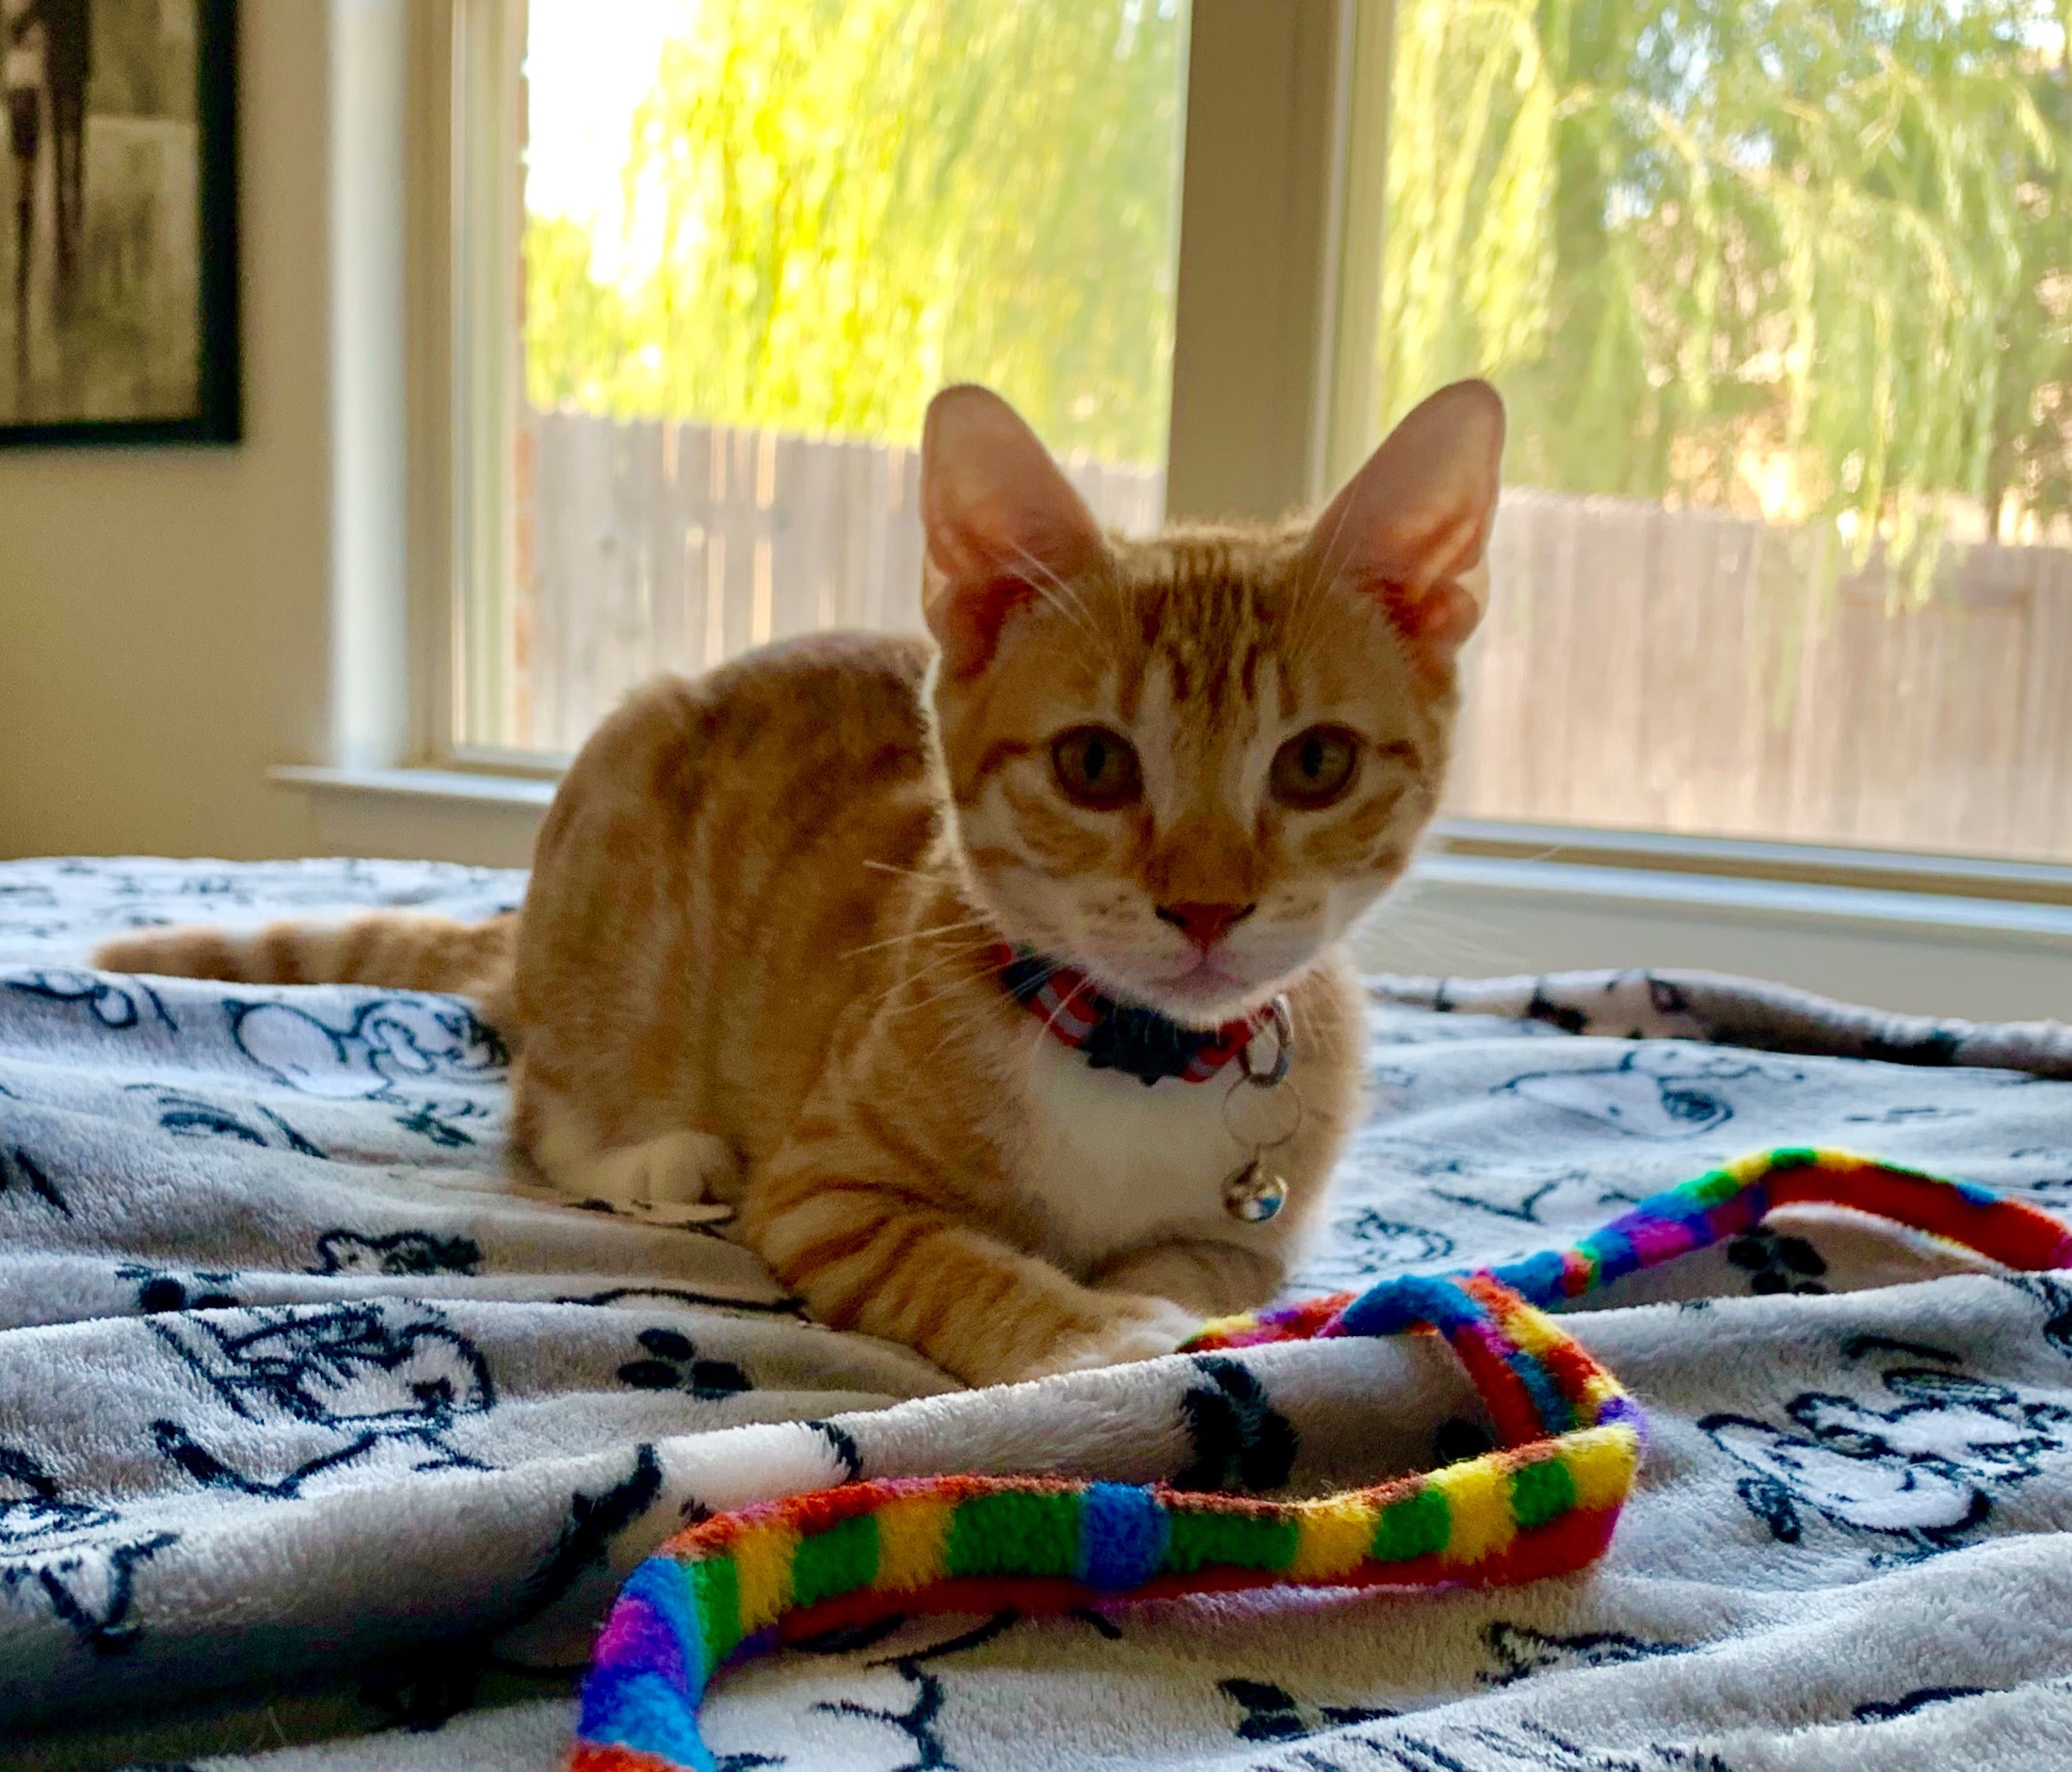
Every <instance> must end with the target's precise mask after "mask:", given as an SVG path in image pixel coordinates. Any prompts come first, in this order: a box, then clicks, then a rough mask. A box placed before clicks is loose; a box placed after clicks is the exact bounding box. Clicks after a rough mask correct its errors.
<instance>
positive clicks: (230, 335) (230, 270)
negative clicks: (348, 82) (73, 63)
mask: <svg viewBox="0 0 2072 1772" xmlns="http://www.w3.org/2000/svg"><path fill="white" fill-rule="evenodd" d="M237 5H238V0H194V6H195V57H194V59H195V122H196V147H195V153H196V158H197V164H196V181H195V182H196V188H197V199H198V202H199V207H200V210H201V216H200V224H199V233H198V236H197V252H198V264H197V270H198V282H199V300H200V304H201V313H200V315H199V326H198V329H197V334H196V337H197V348H198V350H199V353H200V362H199V364H198V371H199V373H198V376H197V380H196V396H195V411H193V412H192V413H191V414H189V415H187V416H185V417H178V418H140V419H129V418H111V419H57V420H37V421H30V422H26V423H24V422H19V421H16V420H13V419H10V418H8V416H7V415H5V414H4V413H0V449H15V448H29V447H47V446H51V445H67V446H79V445H94V446H100V445H116V446H135V445H138V444H156V443H198V444H223V443H239V442H241V441H242V440H243V437H244V370H243V362H242V355H243V353H242V348H241V344H240V337H239V313H238V301H239V288H240V279H239V274H238V238H237V60H238V58H237ZM4 124H5V120H4V119H0V144H4ZM9 225H10V226H11V225H12V224H11V217H10V218H9Z"/></svg>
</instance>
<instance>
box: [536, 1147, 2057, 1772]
mask: <svg viewBox="0 0 2072 1772" xmlns="http://www.w3.org/2000/svg"><path fill="white" fill-rule="evenodd" d="M1801 1203H1820V1204H1833V1205H1841V1206H1850V1207H1854V1208H1855V1209H1856V1210H1857V1211H1860V1212H1867V1213H1872V1214H1875V1215H1876V1216H1879V1217H1883V1218H1889V1219H1892V1220H1895V1221H1896V1222H1898V1223H1900V1224H1903V1225H1906V1226H1909V1227H1911V1228H1913V1229H1915V1230H1919V1231H1924V1232H1930V1233H1932V1234H1934V1235H1936V1236H1940V1237H1943V1238H1946V1239H1948V1240H1950V1241H1952V1242H1954V1243H1959V1244H1962V1245H1964V1246H1966V1247H1967V1248H1972V1249H1976V1250H1977V1251H1979V1252H1980V1253H1981V1254H1984V1255H1986V1256H1989V1257H1991V1258H1992V1259H1993V1260H1995V1261H1997V1262H2000V1263H2001V1264H2002V1265H2006V1266H2009V1267H2016V1268H2024V1269H2049V1268H2062V1267H2072V1232H2067V1231H2066V1230H2065V1228H2064V1226H2063V1225H2061V1224H2060V1223H2059V1222H2058V1221H2057V1220H2056V1219H2055V1218H2052V1217H2050V1216H2048V1215H2047V1214H2045V1213H2042V1212H2039V1211H2037V1210H2036V1209H2035V1208H2034V1207H2032V1206H2028V1205H2025V1204H2023V1203H2021V1202H2020V1201H2018V1200H2007V1199H2003V1198H2001V1197H2000V1195H1998V1194H1995V1193H1993V1192H1991V1191H1990V1190H1989V1189H1986V1188H1984V1187H1978V1186H1974V1185H1972V1184H1968V1183H1964V1182H1949V1181H1943V1180H1941V1179H1939V1178H1937V1177H1935V1176H1931V1175H1924V1174H1921V1173H1919V1171H1916V1170H1912V1169H1903V1168H1896V1167H1894V1166H1892V1165H1889V1164H1883V1163H1876V1162H1872V1161H1870V1160H1869V1159H1866V1158H1863V1157H1858V1156H1852V1155H1850V1154H1848V1153H1847V1152H1838V1151H1821V1150H1809V1149H1793V1150H1780V1151H1771V1152H1761V1153H1759V1154H1757V1155H1754V1156H1748V1157H1743V1158H1741V1159H1739V1160H1738V1161H1736V1162H1733V1163H1730V1164H1727V1166H1726V1167H1725V1168H1718V1169H1713V1170H1711V1171H1709V1172H1708V1173H1706V1174H1704V1175H1700V1176H1698V1177H1696V1178H1695V1180H1693V1181H1689V1182H1686V1183H1684V1184H1682V1185H1681V1186H1679V1187H1676V1188H1672V1189H1670V1190H1669V1191H1668V1192H1666V1193H1662V1194H1657V1195H1655V1196H1654V1197H1653V1198H1651V1199H1649V1200H1645V1201H1643V1202H1642V1203H1641V1204H1640V1205H1638V1206H1636V1207H1635V1208H1634V1209H1633V1210H1632V1211H1631V1212H1629V1213H1627V1214H1626V1215H1625V1216H1622V1217H1620V1218H1618V1219H1616V1220H1614V1222H1613V1223H1612V1224H1609V1225H1607V1226H1606V1227H1605V1228H1604V1229H1603V1230H1601V1231H1598V1232H1593V1233H1592V1234H1591V1235H1589V1236H1587V1237H1585V1238H1584V1239H1583V1240H1582V1242H1580V1243H1578V1244H1576V1245H1574V1246H1573V1247H1572V1248H1567V1249H1565V1250H1560V1251H1548V1252H1546V1253H1543V1254H1539V1255H1532V1256H1527V1257H1526V1258H1525V1259H1524V1260H1522V1261H1518V1262H1512V1263H1508V1264H1505V1265H1502V1266H1500V1267H1495V1268H1485V1269H1481V1270H1478V1271H1475V1272H1456V1273H1451V1274H1441V1275H1434V1276H1421V1275H1405V1276H1403V1277H1401V1278H1397V1279H1393V1280H1385V1281H1381V1282H1380V1283H1379V1284H1378V1285H1375V1286H1373V1287H1371V1288H1370V1289H1369V1290H1368V1291H1366V1292H1364V1293H1360V1294H1357V1295H1355V1294H1351V1293H1341V1294H1339V1295H1338V1296H1336V1297H1327V1298H1316V1299H1311V1300H1309V1301H1307V1302H1305V1303H1302V1304H1299V1305H1293V1306H1289V1307H1287V1308H1285V1309H1281V1310H1277V1311H1265V1312H1261V1313H1257V1314H1254V1315H1250V1316H1243V1317H1229V1318H1224V1319H1221V1320H1219V1321H1217V1322H1214V1323H1212V1324H1210V1325H1209V1326H1208V1327H1207V1328H1206V1329H1205V1330H1204V1331H1203V1333H1202V1334H1201V1335H1200V1336H1198V1337H1197V1338H1196V1340H1195V1341H1193V1342H1192V1343H1190V1344H1189V1350H1190V1351H1200V1350H1207V1349H1212V1348H1229V1347H1251V1346H1257V1345H1263V1344H1265V1343H1269V1342H1278V1341H1302V1340H1308V1339H1311V1338H1315V1337H1325V1336H1345V1335H1361V1336H1385V1335H1401V1334H1404V1333H1405V1332H1409V1331H1413V1330H1436V1331H1437V1332H1438V1333H1439V1334H1440V1335H1442V1336H1444V1337H1445V1339H1446V1341H1447V1342H1448V1344H1449V1345H1451V1346H1452V1347H1453V1349H1454V1353H1455V1354H1456V1355H1457V1356H1458V1357H1459V1359H1460V1361H1461V1363H1462V1365H1463V1366H1464V1367H1465V1368H1466V1370H1467V1373H1468V1375H1469V1377H1470V1378H1471V1379H1472V1380H1473V1382H1474V1385H1475V1388H1476V1390H1477V1391H1478V1392H1479V1393H1481V1396H1482V1400H1483V1403H1484V1406H1485V1407H1486V1410H1488V1413H1489V1417H1490V1421H1491V1423H1492V1425H1493V1426H1495V1428H1496V1430H1497V1434H1498V1437H1499V1439H1500V1441H1501V1442H1502V1445H1501V1447H1500V1449H1499V1450H1497V1451H1494V1452H1490V1453H1486V1454H1485V1455H1484V1456H1483V1457H1481V1458H1469V1459H1466V1460H1464V1461H1462V1462H1460V1463H1458V1464H1451V1465H1448V1466H1446V1467H1445V1468H1444V1469H1443V1470H1438V1471H1434V1472H1430V1473H1428V1474H1423V1475H1419V1476H1407V1477H1401V1478H1398V1479H1396V1480H1395V1481H1392V1482H1389V1483H1382V1484H1379V1485H1376V1486H1375V1487H1373V1488H1372V1489H1361V1490H1348V1491H1345V1492H1342V1493H1339V1494H1330V1495H1324V1496H1320V1497H1318V1498H1316V1499H1315V1500H1311V1501H1296V1502H1268V1501H1254V1500H1250V1499H1248V1498H1245V1497H1242V1496H1234V1495H1225V1494H1217V1493H1195V1492H1190V1491H1186V1490H1175V1489H1171V1488H1169V1487H1167V1486H1166V1485H1164V1484H1150V1485H1145V1486H1138V1485H1134V1484H1124V1483H1082V1482H1069V1481H1065V1480H1063V1479H1046V1478H1033V1477H984V1476H938V1477H913V1478H906V1479H901V1480H897V1481H891V1482H858V1483H851V1484H847V1485H844V1486H843V1487H841V1488H838V1489H828V1490H816V1491H814V1492H812V1493H811V1494H805V1495H795V1496H791V1497H789V1498H787V1499H785V1500H782V1501H776V1502H769V1503H765V1504H763V1505H761V1506H754V1507H747V1508H743V1509H742V1510H740V1511H739V1512H736V1513H731V1514H722V1515H718V1516H716V1517H715V1518H714V1519H711V1520H708V1521H705V1522H702V1523H701V1524H699V1525H696V1526H693V1527H692V1528H690V1529H689V1530H688V1531H686V1532H683V1533H680V1534H679V1535H678V1536H677V1537H675V1538H671V1539H670V1540H669V1541H668V1542H667V1544H665V1545H663V1547H662V1548H661V1550H660V1551H659V1552H658V1553H657V1554H656V1555H653V1556H651V1557H650V1558H649V1559H648V1560H647V1561H646V1562H644V1563H642V1564H641V1565H640V1567H639V1568H637V1569H636V1570H634V1572H633V1574H632V1576H631V1577H629V1578H628V1580H627V1582H626V1585H625V1587H624V1588H623V1589H622V1590H621V1591H620V1594H619V1597H618V1602H617V1603H616V1604H615V1605H614V1606H613V1608H612V1612H611V1616H610V1618H609V1619H607V1620H606V1621H605V1625H604V1630H603V1634H602V1635H601V1636H600V1638H599V1639H598V1644H597V1650H596V1655H595V1660H594V1662H593V1665H592V1667H591V1670H590V1674H589V1677H588V1679H587V1680H586V1682H585V1683H584V1688H583V1707H582V1716H581V1720H580V1723H579V1725H578V1739H577V1742H576V1745H575V1747H574V1748H573V1750H572V1752H571V1754H570V1768H571V1772H693V1769H695V1772H713V1768H714V1766H715V1762H714V1759H713V1756H712V1754H711V1753H710V1752H709V1751H708V1749H707V1748H706V1747H705V1745H704V1743H703V1741H702V1740H701V1739H700V1738H699V1732H698V1709H699V1702H700V1700H702V1698H703V1696H704V1693H705V1689H706V1686H707V1685H708V1683H710V1682H711V1680H712V1678H713V1676H714V1675H715V1673H716V1672H718V1671H719V1669H720V1668H721V1667H725V1666H727V1665H730V1664H731V1663H732V1662H735V1661H738V1660H742V1659H745V1658H746V1657H747V1656H749V1655H752V1654H756V1653H759V1652H760V1651H763V1650H766V1649H770V1648H774V1647H776V1646H778V1645H779V1644H781V1643H783V1642H786V1641H794V1640H796V1639H798V1638H801V1637H806V1636H811V1635H817V1634H819V1633H821V1632H824V1631H827V1630H830V1629H833V1628H836V1627H838V1626H842V1625H848V1624H858V1623H862V1622H865V1621H868V1620H870V1619H878V1618H882V1617H885V1616H887V1615H889V1614H891V1613H930V1612H991V1611H997V1610H999V1609H1000V1608H1002V1607H1008V1606H1011V1607H1013V1608H1014V1609H1016V1610H1017V1611H1020V1612H1056V1611H1062V1610H1066V1609H1068V1608H1070V1607H1073V1606H1080V1605H1086V1604H1100V1603H1115V1602H1118V1601H1125V1600H1151V1599H1164V1598H1170V1597H1173V1596H1177V1595H1182V1594H1196V1593H1213V1592H1218V1591H1225V1590H1229V1589H1231V1588H1238V1587H1271V1586H1276V1585H1282V1584H1291V1585H1302V1586H1308V1587H1366V1586H1389V1587H1438V1586H1442V1585H1469V1586H1476V1587H1488V1586H1496V1585H1502V1584H1511V1583H1518V1582H1525V1581H1534V1580H1538V1579H1540V1578H1541V1577H1544V1576H1549V1575H1563V1574H1567V1573H1570V1572H1572V1571H1575V1570H1578V1569H1581V1568H1582V1566H1583V1565H1585V1564H1587V1563H1589V1562H1591V1561H1593V1560H1594V1559H1595V1558H1597V1557H1598V1555H1601V1554H1602V1552H1603V1551H1604V1549H1605V1547H1606V1545H1607V1544H1608V1543H1609V1542H1610V1540H1611V1536H1612V1528H1613V1525H1614V1522H1616V1520H1617V1518H1618V1511H1619V1508H1620V1506H1622V1505H1623V1504H1624V1503H1625V1501H1626V1498H1627V1496H1628V1494H1629V1493H1630V1491H1631V1489H1632V1485H1633V1479H1634V1475H1635V1474H1636V1472H1637V1470H1638V1468H1639V1464H1640V1457H1641V1451H1642V1446H1643V1442H1644V1436H1645V1424H1644V1422H1643V1420H1642V1417H1641V1413H1640V1410H1638V1408H1637V1407H1636V1406H1635V1405H1634V1403H1633V1401H1632V1399H1631V1398H1630V1397H1629V1396H1628V1395H1627V1394H1626V1393H1625V1392H1624V1391H1622V1390H1621V1389H1620V1388H1619V1386H1618V1383H1617V1381H1616V1380H1615V1379H1614V1377H1612V1375H1611V1374H1610V1373H1608V1372H1607V1371H1605V1370H1604V1368H1603V1367H1601V1366H1599V1365H1598V1363H1597V1362H1596V1361H1594V1360H1592V1359H1591V1358H1590V1356H1589V1355H1588V1354H1586V1353H1585V1352H1584V1351H1583V1350H1582V1347H1581V1346H1579V1345H1577V1344H1576V1343H1575V1342H1574V1341H1573V1340H1571V1339H1570V1338H1569V1337H1568V1336H1567V1335H1566V1334H1564V1333H1563V1332H1562V1331H1561V1329H1559V1328H1557V1327H1556V1326H1555V1324H1554V1323H1553V1321H1552V1320H1551V1319H1550V1318H1549V1317H1548V1316H1546V1315H1544V1314H1543V1313H1542V1312H1541V1311H1540V1310H1539V1309H1538V1308H1537V1307H1539V1306H1541V1305H1552V1304H1558V1303H1561V1302H1564V1301H1566V1300H1567V1299H1570V1298H1576V1297H1582V1295H1583V1294H1585V1293H1588V1292H1591V1291H1594V1290H1596V1289H1597V1288H1598V1287H1600V1286H1604V1285H1608V1284H1609V1283H1611V1282H1612V1281H1614V1280H1617V1279H1619V1278H1620V1277H1621V1276H1623V1275H1626V1274H1630V1273H1632V1272H1635V1271H1636V1270H1638V1269H1640V1268H1644V1267H1652V1266H1656V1265H1659V1264H1661V1263H1662V1262H1665V1261H1669V1260H1671V1259H1673V1258H1674V1257H1676V1256H1678V1255H1682V1254H1685V1253H1687V1252H1688V1251H1690V1250H1692V1249H1696V1248H1704V1247H1706V1246H1707V1245H1708V1244H1711V1243H1715V1242H1717V1241H1719V1239H1720V1238H1722V1237H1727V1236H1732V1235H1735V1234H1737V1233H1739V1232H1743V1231H1746V1230H1748V1229H1750V1228H1752V1227H1753V1226H1755V1225H1756V1224H1758V1223H1759V1222H1760V1221H1761V1219H1762V1218H1763V1217H1764V1216H1765V1215H1767V1214H1768V1213H1769V1212H1770V1211H1771V1209H1772V1208H1774V1207H1776V1206H1781V1205H1790V1204H1801Z"/></svg>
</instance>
